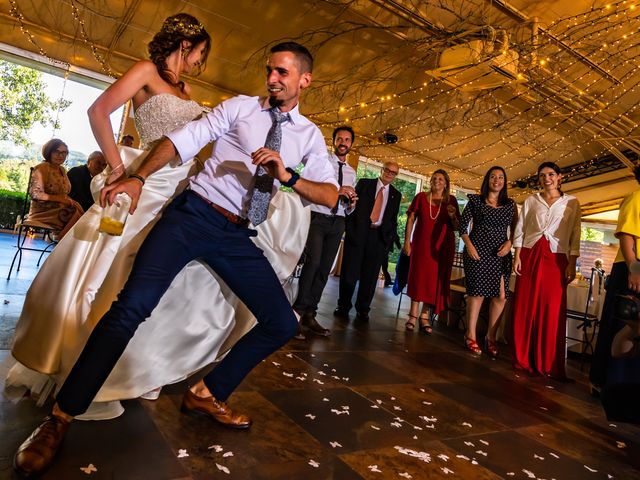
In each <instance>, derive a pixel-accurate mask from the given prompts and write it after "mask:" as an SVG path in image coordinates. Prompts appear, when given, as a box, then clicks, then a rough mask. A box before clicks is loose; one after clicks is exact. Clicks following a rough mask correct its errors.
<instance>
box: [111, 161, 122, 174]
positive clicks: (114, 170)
mask: <svg viewBox="0 0 640 480" xmlns="http://www.w3.org/2000/svg"><path fill="white" fill-rule="evenodd" d="M121 170H124V163H121V164H120V165H118V166H117V167H116V168H112V169H111V174H114V173H116V172H119V171H121Z"/></svg>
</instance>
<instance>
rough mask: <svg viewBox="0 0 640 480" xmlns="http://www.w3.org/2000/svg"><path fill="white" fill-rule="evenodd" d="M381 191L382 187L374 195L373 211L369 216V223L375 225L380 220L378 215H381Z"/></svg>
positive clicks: (382, 198)
mask: <svg viewBox="0 0 640 480" xmlns="http://www.w3.org/2000/svg"><path fill="white" fill-rule="evenodd" d="M383 190H384V187H380V190H378V193H377V195H376V200H375V202H374V203H373V210H371V216H370V217H369V218H371V223H376V222H377V221H378V220H379V219H380V214H381V213H382V201H383V200H384V195H383V194H382V191H383Z"/></svg>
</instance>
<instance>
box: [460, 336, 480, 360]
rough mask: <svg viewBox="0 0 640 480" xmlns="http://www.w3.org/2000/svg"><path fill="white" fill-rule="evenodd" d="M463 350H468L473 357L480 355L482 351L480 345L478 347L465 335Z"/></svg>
mask: <svg viewBox="0 0 640 480" xmlns="http://www.w3.org/2000/svg"><path fill="white" fill-rule="evenodd" d="M464 348H466V349H467V350H469V351H470V352H471V353H473V354H474V355H482V349H481V348H480V345H478V342H476V341H475V340H472V339H470V338H469V337H467V336H466V335H465V336H464Z"/></svg>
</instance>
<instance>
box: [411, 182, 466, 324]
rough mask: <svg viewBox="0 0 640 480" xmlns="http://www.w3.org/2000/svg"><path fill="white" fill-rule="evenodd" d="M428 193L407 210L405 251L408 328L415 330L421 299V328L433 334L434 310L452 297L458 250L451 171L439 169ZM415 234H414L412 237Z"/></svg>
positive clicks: (456, 219) (440, 309)
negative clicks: (407, 264)
mask: <svg viewBox="0 0 640 480" xmlns="http://www.w3.org/2000/svg"><path fill="white" fill-rule="evenodd" d="M430 187H431V188H430V191H429V193H424V192H421V193H419V194H418V195H416V196H415V198H414V199H413V202H411V206H410V207H409V210H407V229H406V231H405V236H404V248H403V250H404V252H405V253H406V254H407V255H410V258H411V260H410V263H409V280H408V283H407V295H409V298H411V310H410V311H409V320H408V321H407V323H406V324H405V327H406V329H407V330H409V331H411V330H414V329H415V327H416V320H418V310H419V307H420V303H422V309H421V310H420V317H419V320H420V331H422V332H424V333H426V334H427V335H430V334H431V331H432V328H431V320H430V319H431V314H435V315H437V314H439V313H440V312H441V311H442V310H444V309H445V308H446V307H447V303H448V301H449V282H450V280H451V268H452V266H453V256H454V254H455V235H454V232H455V230H456V229H457V228H458V220H459V219H460V210H459V208H458V202H457V201H456V199H455V197H454V196H452V195H450V194H449V175H448V174H447V172H445V171H444V170H436V171H435V172H434V173H433V175H432V176H431V181H430ZM412 237H413V238H412Z"/></svg>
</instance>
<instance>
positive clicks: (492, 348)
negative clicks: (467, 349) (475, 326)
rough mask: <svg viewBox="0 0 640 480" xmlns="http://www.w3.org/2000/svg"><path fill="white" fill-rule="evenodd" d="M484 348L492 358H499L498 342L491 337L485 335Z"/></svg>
mask: <svg viewBox="0 0 640 480" xmlns="http://www.w3.org/2000/svg"><path fill="white" fill-rule="evenodd" d="M484 349H485V351H486V352H487V353H488V354H489V356H490V357H491V358H498V343H497V342H495V341H494V340H489V337H484Z"/></svg>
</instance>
